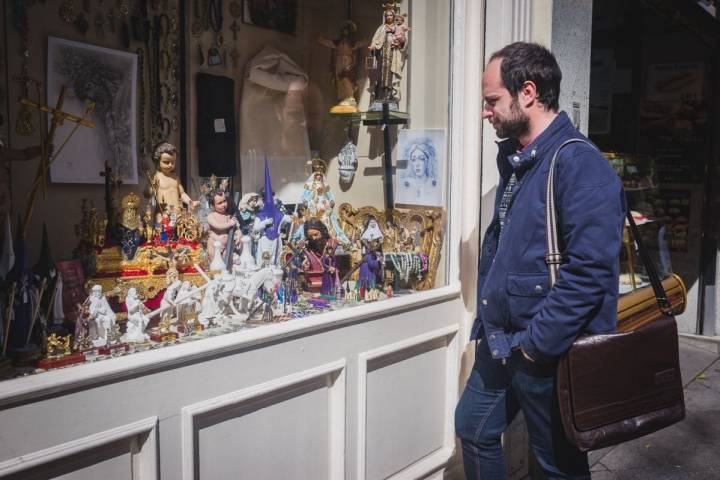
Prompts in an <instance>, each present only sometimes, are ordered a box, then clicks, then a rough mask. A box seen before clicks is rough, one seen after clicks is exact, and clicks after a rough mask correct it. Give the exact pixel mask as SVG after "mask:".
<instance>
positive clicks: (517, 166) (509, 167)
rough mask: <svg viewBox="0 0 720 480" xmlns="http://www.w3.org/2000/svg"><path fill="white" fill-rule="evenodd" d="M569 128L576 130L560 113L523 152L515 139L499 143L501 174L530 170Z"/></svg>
mask: <svg viewBox="0 0 720 480" xmlns="http://www.w3.org/2000/svg"><path fill="white" fill-rule="evenodd" d="M568 128H570V129H572V131H574V130H575V129H574V127H573V126H572V123H571V122H570V119H569V118H568V116H567V114H566V113H565V112H560V113H559V114H558V116H557V117H555V119H554V120H553V121H552V122H551V123H550V125H548V127H547V128H546V129H545V130H543V131H542V133H540V135H538V136H537V137H536V138H535V140H533V141H532V142H530V144H529V145H527V146H526V147H525V148H523V149H522V150H521V151H518V149H519V147H520V144H519V142H518V141H517V140H516V139H514V138H508V139H506V140H502V141H499V142H497V144H498V149H499V152H500V155H499V157H498V168H499V169H500V172H501V173H502V174H510V173H511V172H513V171H515V172H517V171H522V170H526V169H528V168H530V167H531V166H533V165H534V164H535V162H536V161H537V159H538V158H542V157H543V155H544V154H545V153H546V151H547V149H548V148H552V146H553V145H554V143H555V142H554V139H555V138H556V137H557V136H558V135H560V134H564V133H566V130H567V129H568ZM502 159H505V161H502Z"/></svg>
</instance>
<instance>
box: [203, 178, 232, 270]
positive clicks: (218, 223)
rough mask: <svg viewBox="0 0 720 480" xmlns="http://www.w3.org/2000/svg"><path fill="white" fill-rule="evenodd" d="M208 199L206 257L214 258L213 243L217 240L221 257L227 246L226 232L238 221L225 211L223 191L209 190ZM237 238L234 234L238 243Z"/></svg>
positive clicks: (226, 201) (225, 199)
mask: <svg viewBox="0 0 720 480" xmlns="http://www.w3.org/2000/svg"><path fill="white" fill-rule="evenodd" d="M208 201H209V202H210V206H211V207H212V211H211V212H210V213H208V215H207V223H208V240H207V254H208V257H210V258H215V244H216V242H219V243H220V256H221V257H223V256H224V253H225V249H226V247H227V242H228V233H229V231H230V229H231V228H233V227H236V226H238V221H237V219H236V218H235V217H233V216H232V215H229V214H228V213H227V206H228V199H227V196H225V192H224V191H222V190H220V189H213V190H211V191H210V193H208ZM239 240H240V237H239V236H237V235H236V236H235V243H238V242H239Z"/></svg>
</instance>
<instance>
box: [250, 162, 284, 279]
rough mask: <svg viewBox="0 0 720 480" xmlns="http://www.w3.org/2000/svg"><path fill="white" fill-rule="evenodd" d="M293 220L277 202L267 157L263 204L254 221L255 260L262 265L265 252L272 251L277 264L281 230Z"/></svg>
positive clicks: (280, 248) (272, 260) (274, 263)
mask: <svg viewBox="0 0 720 480" xmlns="http://www.w3.org/2000/svg"><path fill="white" fill-rule="evenodd" d="M291 222H292V218H290V216H289V215H287V214H286V213H283V212H282V211H281V210H280V209H279V208H278V205H277V204H276V203H275V198H274V195H273V190H272V184H271V181H270V169H269V167H268V163H267V159H265V191H264V195H263V206H262V208H261V209H260V211H258V213H257V215H256V216H255V221H254V222H253V237H255V238H256V242H257V243H256V248H255V261H256V263H257V264H258V265H262V254H263V252H269V253H270V261H271V263H272V264H273V265H277V263H278V260H279V256H280V252H281V251H282V236H281V234H280V232H281V231H282V229H283V227H284V226H285V225H288V224H290V223H291Z"/></svg>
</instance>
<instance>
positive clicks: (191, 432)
mask: <svg viewBox="0 0 720 480" xmlns="http://www.w3.org/2000/svg"><path fill="white" fill-rule="evenodd" d="M344 368H345V361H344V360H340V361H336V362H333V363H330V364H327V365H323V366H320V367H316V368H313V369H310V370H307V371H303V372H299V373H295V374H292V375H289V376H286V377H283V378H279V379H276V380H272V381H269V382H266V383H263V384H260V385H255V386H252V387H249V388H246V389H243V390H240V391H237V392H231V393H229V394H226V395H223V396H220V397H215V398H211V399H208V400H205V401H202V402H198V403H196V404H194V405H190V406H187V407H185V408H183V409H182V439H183V452H182V458H183V478H185V479H192V478H249V479H253V478H298V479H305V478H306V479H322V478H339V477H340V476H342V475H343V473H344V451H345V448H344V441H345V428H344V425H345V375H344ZM298 446H301V448H298ZM279 458H282V461H279Z"/></svg>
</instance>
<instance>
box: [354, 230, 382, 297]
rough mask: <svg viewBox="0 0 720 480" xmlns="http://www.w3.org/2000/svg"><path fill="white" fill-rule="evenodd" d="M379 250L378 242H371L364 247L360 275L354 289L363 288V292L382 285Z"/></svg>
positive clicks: (380, 253) (380, 254)
mask: <svg viewBox="0 0 720 480" xmlns="http://www.w3.org/2000/svg"><path fill="white" fill-rule="evenodd" d="M378 249H379V242H378V241H377V240H373V241H371V242H370V245H369V246H366V250H365V255H364V256H363V259H362V261H361V263H360V273H359V274H358V281H357V286H356V288H361V287H365V290H369V289H371V288H375V287H377V285H378V284H380V283H382V263H381V262H380V260H379V258H382V252H381V251H379V250H378Z"/></svg>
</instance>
